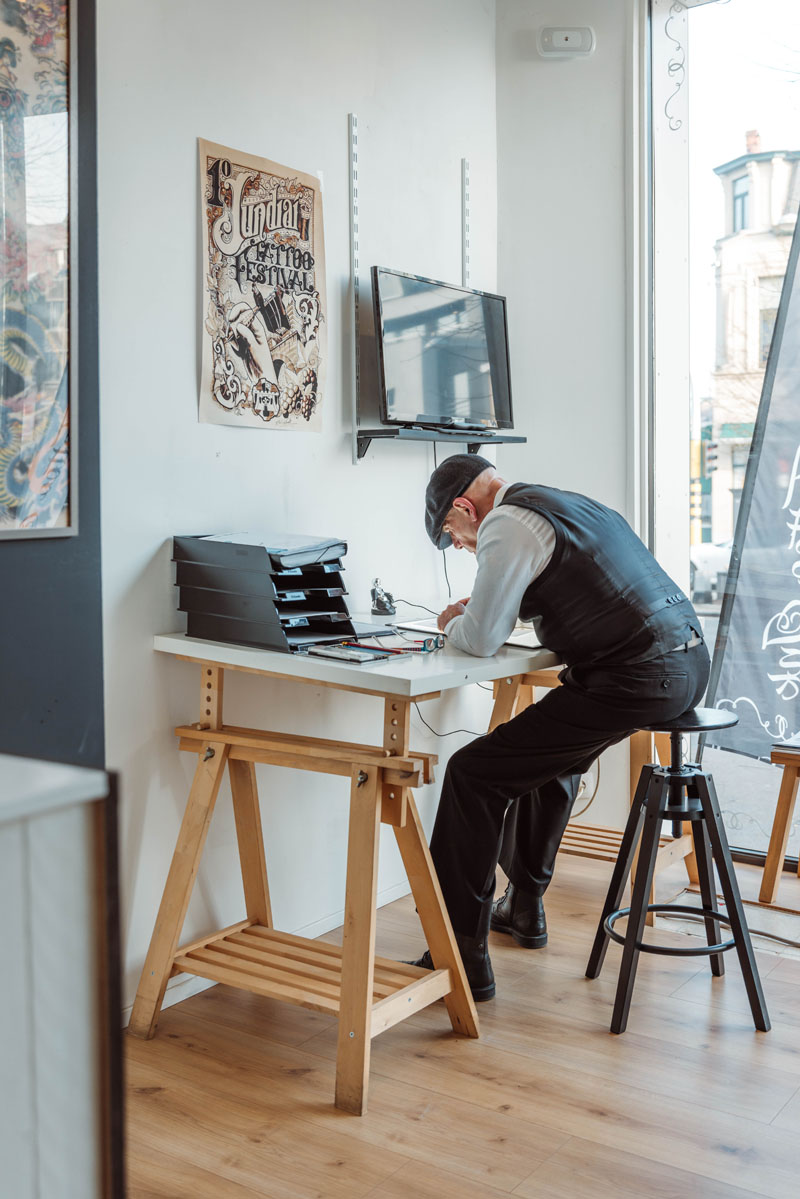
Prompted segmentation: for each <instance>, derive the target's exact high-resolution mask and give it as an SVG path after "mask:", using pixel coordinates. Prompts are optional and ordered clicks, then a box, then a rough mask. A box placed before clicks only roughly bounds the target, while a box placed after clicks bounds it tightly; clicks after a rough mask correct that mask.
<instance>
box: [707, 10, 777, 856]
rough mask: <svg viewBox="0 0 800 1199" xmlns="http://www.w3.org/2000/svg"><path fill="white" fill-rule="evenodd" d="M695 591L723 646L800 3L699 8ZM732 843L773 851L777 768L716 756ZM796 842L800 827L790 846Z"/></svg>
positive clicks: (771, 270)
mask: <svg viewBox="0 0 800 1199" xmlns="http://www.w3.org/2000/svg"><path fill="white" fill-rule="evenodd" d="M687 19H688V47H689V53H688V55H687V79H686V83H687V87H688V96H689V101H688V103H689V121H688V124H689V224H690V231H691V232H690V247H689V259H690V301H689V304H690V330H691V334H690V336H691V347H690V356H691V362H690V367H691V393H692V417H691V444H692V455H691V462H692V468H691V470H692V478H691V513H690V521H691V525H690V533H691V537H690V540H691V551H690V556H691V570H690V578H691V588H692V598H693V600H694V603H695V605H696V607H697V608H698V612H699V614H700V616H701V619H702V621H703V625H704V630H705V634H706V639H707V640H708V642H709V644H710V645H711V646H713V645H714V641H715V637H716V630H717V625H718V618H719V612H720V604H721V597H722V593H723V590H724V582H725V576H726V573H727V569H728V563H729V559H730V551H731V546H732V538H733V533H734V529H735V525H736V518H737V515H738V511H739V504H740V500H741V495H742V487H743V484H744V478H745V471H746V467H747V459H748V453H749V447H750V442H751V438H752V433H753V427H754V422H755V418H756V413H757V410H758V404H759V399H760V396H761V387H762V382H763V378H764V368H765V366H766V363H767V359H768V355H769V348H770V342H771V339H772V333H773V329H774V326H775V319H776V316H777V312H778V306H779V301H780V293H781V286H782V283H783V278H784V274H785V270H786V263H787V260H788V256H789V250H790V247H791V241H792V235H793V233H794V227H795V222H796V217H797V210H798V202H800V9H799V7H798V5H797V3H796V0H791V2H790V0H729V2H728V3H725V4H721V3H713V4H704V5H700V6H699V7H693V8H690V9H689V12H688V15H687ZM704 762H705V763H706V765H707V766H708V767H709V768H710V769H711V770H712V771H713V773H714V776H715V779H716V782H717V788H718V791H719V793H720V797H721V798H722V801H723V807H724V809H725V811H724V815H725V819H726V823H727V826H728V835H729V838H730V840H731V842H732V844H734V845H735V846H737V847H739V848H743V849H748V850H755V851H758V852H761V851H765V850H766V848H767V845H768V843H769V834H770V828H771V824H772V819H773V815H774V812H775V804H776V800H777V796H778V786H779V780H780V771H779V769H778V768H776V767H774V766H771V765H770V764H768V763H765V762H761V761H758V760H754V759H748V758H746V757H743V756H741V755H739V754H734V753H729V752H725V751H722V750H713V749H711V750H706V756H705V757H704ZM798 845H800V828H799V826H798V820H797V819H796V820H795V825H794V828H793V830H792V834H791V838H790V842H789V850H788V852H789V853H790V854H794V855H796V854H797V852H798Z"/></svg>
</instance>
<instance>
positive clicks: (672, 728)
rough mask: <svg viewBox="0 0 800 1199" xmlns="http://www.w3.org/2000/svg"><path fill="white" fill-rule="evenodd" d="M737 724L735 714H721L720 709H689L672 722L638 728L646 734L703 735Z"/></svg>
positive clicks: (664, 721)
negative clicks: (709, 731) (710, 730)
mask: <svg viewBox="0 0 800 1199" xmlns="http://www.w3.org/2000/svg"><path fill="white" fill-rule="evenodd" d="M738 723H739V717H738V716H737V715H736V713H735V712H723V711H722V710H721V709H720V708H689V709H688V711H686V712H682V713H681V714H680V716H675V717H673V719H672V720H662V721H660V722H659V723H658V724H642V725H640V726H639V727H640V728H641V729H642V730H643V731H644V732H646V733H704V732H707V731H708V730H709V729H728V728H730V727H731V725H734V724H738Z"/></svg>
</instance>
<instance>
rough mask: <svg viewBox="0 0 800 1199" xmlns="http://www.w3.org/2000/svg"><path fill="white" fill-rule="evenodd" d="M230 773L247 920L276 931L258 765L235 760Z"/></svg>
mask: <svg viewBox="0 0 800 1199" xmlns="http://www.w3.org/2000/svg"><path fill="white" fill-rule="evenodd" d="M228 772H229V774H230V779H231V796H232V798H233V816H234V819H235V821H236V839H237V841H238V843H239V862H240V864H241V867H242V885H243V887H244V902H245V910H246V912H247V918H248V920H252V921H253V923H254V924H260V925H262V926H263V927H264V928H272V927H273V925H272V907H271V905H270V901H269V884H268V882H267V860H266V856H265V854H264V834H263V832H262V830H261V810H260V808H259V805H258V787H257V785H256V768H255V764H254V763H253V762H240V761H236V760H234V759H233V758H232V759H231V760H230V761H229V763H228Z"/></svg>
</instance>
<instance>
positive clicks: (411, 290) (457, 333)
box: [372, 266, 514, 429]
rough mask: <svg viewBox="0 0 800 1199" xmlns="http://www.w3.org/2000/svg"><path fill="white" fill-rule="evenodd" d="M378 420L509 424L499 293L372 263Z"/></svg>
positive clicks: (430, 424)
mask: <svg viewBox="0 0 800 1199" xmlns="http://www.w3.org/2000/svg"><path fill="white" fill-rule="evenodd" d="M372 298H373V304H374V308H375V332H376V338H377V349H378V379H379V390H380V411H381V420H382V421H384V422H385V423H386V424H391V425H418V426H421V427H423V428H447V429H461V428H463V429H513V427H514V420H513V414H512V410H511V377H510V369H509V356H508V325H507V321H506V301H505V297H504V296H495V295H492V294H491V293H489V292H485V291H474V290H472V289H470V288H467V287H456V286H454V285H453V284H450V283H440V282H438V281H437V280H435V279H425V278H422V277H421V276H419V275H407V274H404V273H403V272H401V271H392V270H389V269H387V268H386V267H382V266H374V267H373V268H372Z"/></svg>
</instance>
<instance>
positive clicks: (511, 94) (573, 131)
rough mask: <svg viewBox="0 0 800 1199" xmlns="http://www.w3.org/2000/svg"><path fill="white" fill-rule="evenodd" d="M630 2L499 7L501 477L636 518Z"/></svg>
mask: <svg viewBox="0 0 800 1199" xmlns="http://www.w3.org/2000/svg"><path fill="white" fill-rule="evenodd" d="M630 11H631V4H630V0H603V3H602V4H599V3H597V0H560V3H558V4H553V3H552V0H503V2H502V3H500V4H498V6H497V17H498V20H497V71H498V83H497V154H498V171H497V194H498V203H497V222H498V287H499V289H500V291H501V292H505V293H506V294H507V295H508V297H509V324H510V328H509V337H510V342H511V354H512V363H513V378H512V383H513V399H514V411H515V419H516V426H517V431H518V432H520V433H524V434H525V435H526V436H527V437H528V443H527V445H525V446H523V447H519V448H518V447H516V446H514V447H511V446H509V447H507V448H505V449H504V448H503V447H500V448H499V449H498V464H499V467H500V473H501V474H502V475H504V476H505V477H506V478H509V479H525V480H527V481H531V482H533V481H535V482H540V483H546V484H549V485H551V486H555V487H564V488H567V489H570V490H575V491H582V492H585V493H586V494H588V495H592V496H594V497H595V498H597V499H599V500H601V501H602V502H603V503H605V504H609V505H610V506H611V507H613V508H616V509H617V510H618V511H620V512H622V513H623V515H625V516H626V517H627V518H628V519H629V520H631V521H633V519H634V512H633V511H632V510H631V504H630V496H631V494H632V491H631V487H630V482H631V472H632V470H633V462H634V457H635V447H634V446H633V444H632V436H633V434H632V429H633V425H632V422H631V420H630V413H631V408H632V401H631V387H632V381H631V380H630V379H629V378H628V376H627V374H626V360H627V356H628V340H627V339H628V329H629V315H628V303H629V300H628V295H629V290H628V289H629V284H628V280H627V276H626V258H627V256H628V255H629V253H630V238H631V205H630V201H629V198H628V194H627V193H628V185H627V183H626V170H627V167H628V159H627V156H628V155H629V153H630V139H631V97H632V95H633V87H632V76H631V71H632V63H633V58H634V47H633V41H632V33H631V28H630V25H629V16H630ZM553 25H557V26H558V27H562V28H563V27H565V26H567V27H569V26H581V25H590V26H592V27H593V28H594V31H595V36H596V49H595V51H594V53H593V54H592V55H591V56H590V57H588V58H576V59H559V58H553V59H544V58H542V57H541V56H540V55H539V54H538V52H537V50H536V34H537V31H538V29H539V28H540V27H542V26H553ZM627 788H628V762H627V748H626V746H625V745H624V746H619V747H616V748H615V749H613V750H610V751H608V752H607V753H606V754H605V755H604V756H603V758H602V761H601V789H600V793H599V794H598V797H597V799H596V801H595V803H594V804H593V806H592V809H591V812H590V813H589V814H587V816H586V820H587V821H590V822H592V823H609V824H617V825H620V824H621V823H622V822H623V820H624V816H625V812H626V809H627V804H628V798H627V797H628V790H627Z"/></svg>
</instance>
